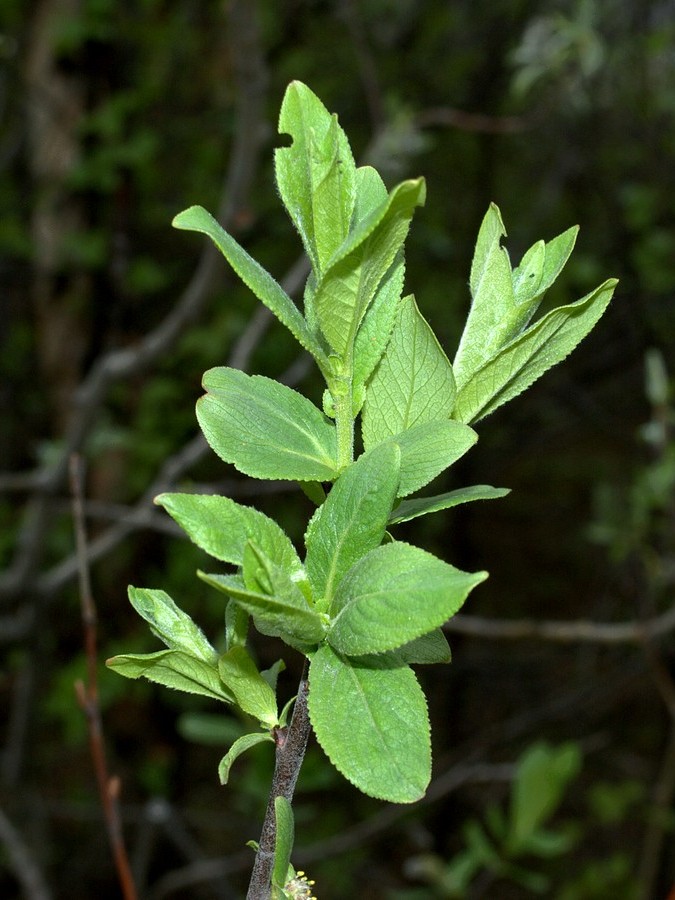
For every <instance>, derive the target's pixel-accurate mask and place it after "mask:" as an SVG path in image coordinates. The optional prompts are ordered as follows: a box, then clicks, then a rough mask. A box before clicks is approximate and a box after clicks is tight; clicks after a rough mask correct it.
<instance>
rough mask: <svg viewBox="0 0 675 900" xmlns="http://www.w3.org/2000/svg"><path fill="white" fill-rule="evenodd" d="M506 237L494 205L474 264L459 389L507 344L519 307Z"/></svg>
mask: <svg viewBox="0 0 675 900" xmlns="http://www.w3.org/2000/svg"><path fill="white" fill-rule="evenodd" d="M505 234H506V229H505V228H504V222H503V221H502V216H501V213H500V211H499V208H498V207H497V206H496V205H495V204H494V203H491V204H490V208H489V209H488V211H487V213H486V214H485V218H484V219H483V222H482V224H481V227H480V230H479V232H478V239H477V241H476V249H475V252H474V256H473V261H472V263H471V277H470V280H469V284H470V287H471V309H470V310H469V315H468V317H467V320H466V325H465V326H464V331H463V333H462V337H461V340H460V342H459V347H458V348H457V354H456V356H455V360H454V362H453V364H452V367H453V370H454V373H455V379H456V381H457V387H458V388H459V387H460V386H461V385H463V384H465V383H466V381H467V380H468V379H469V378H470V377H471V374H472V373H473V372H475V371H476V369H478V368H480V366H481V365H482V364H483V363H484V362H485V361H486V360H488V359H489V358H490V357H491V356H492V354H493V352H494V350H495V349H497V348H498V347H499V346H500V345H501V344H502V343H503V342H504V334H503V323H504V321H505V320H506V319H507V318H508V317H509V315H510V314H511V313H512V311H513V309H514V307H515V298H514V294H513V282H512V278H511V263H510V262H509V256H508V253H507V252H506V250H505V249H504V247H502V246H501V239H502V237H504V236H505Z"/></svg>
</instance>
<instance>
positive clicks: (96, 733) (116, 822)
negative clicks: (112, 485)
mask: <svg viewBox="0 0 675 900" xmlns="http://www.w3.org/2000/svg"><path fill="white" fill-rule="evenodd" d="M70 477H71V486H72V493H73V518H74V521H75V536H76V543H77V552H78V556H79V558H80V603H81V606H82V624H83V627H84V646H85V653H86V658H87V679H86V683H83V682H82V681H78V682H77V683H76V684H75V692H76V694H77V699H78V701H79V703H80V706H81V707H82V710H83V711H84V714H85V715H86V717H87V726H88V729H89V746H90V748H91V755H92V759H93V762H94V770H95V772H96V781H97V782H98V790H99V794H100V797H101V803H102V805H103V812H104V815H105V822H106V828H107V831H108V840H109V842H110V849H111V850H112V855H113V859H114V861H115V868H116V870H117V877H118V879H119V882H120V887H121V888H122V894H123V896H124V898H125V900H136V897H137V894H136V887H135V885H134V879H133V876H132V874H131V867H130V865H129V858H128V856H127V852H126V848H125V846H124V836H123V833H122V820H121V817H120V812H119V805H118V798H119V788H120V783H119V779H118V778H116V777H111V776H110V775H109V774H108V766H107V763H106V758H105V747H104V744H103V727H102V723H101V711H100V708H99V703H98V675H97V668H98V660H97V650H96V640H97V634H96V606H95V605H94V598H93V595H92V590H91V582H90V578H89V567H88V566H87V562H86V560H87V538H86V533H85V525H84V505H83V501H82V494H83V490H82V471H81V463H80V459H79V458H78V457H77V456H75V455H73V457H72V458H71V468H70Z"/></svg>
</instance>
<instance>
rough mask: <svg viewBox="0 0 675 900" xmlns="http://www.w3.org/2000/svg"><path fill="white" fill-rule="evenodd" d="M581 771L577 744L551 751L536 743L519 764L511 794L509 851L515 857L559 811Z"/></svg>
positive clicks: (550, 748) (544, 745) (547, 746)
mask: <svg viewBox="0 0 675 900" xmlns="http://www.w3.org/2000/svg"><path fill="white" fill-rule="evenodd" d="M580 767H581V754H580V751H579V746H578V744H576V743H572V742H569V743H566V744H562V745H561V746H559V747H551V746H550V745H548V744H546V743H545V742H543V741H542V742H538V743H536V744H534V745H533V746H532V747H530V748H529V749H528V750H527V752H526V753H525V754H524V755H523V756H522V758H521V759H520V761H519V763H518V771H517V774H516V779H515V781H514V785H513V788H512V791H511V808H510V816H509V818H510V831H509V840H508V848H509V850H510V852H512V853H515V852H518V850H519V849H520V848H522V847H524V846H526V845H527V842H528V841H529V839H530V838H531V836H532V834H533V833H534V832H535V831H536V830H537V829H538V828H539V826H541V825H543V824H544V822H545V821H546V819H547V818H548V817H549V816H551V815H552V814H553V813H554V812H555V810H556V809H557V808H558V806H559V804H560V802H561V800H562V797H563V794H564V792H565V789H566V788H567V785H568V784H569V782H570V781H571V780H572V779H573V778H575V777H576V776H577V774H578V772H579V769H580Z"/></svg>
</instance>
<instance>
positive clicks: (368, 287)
mask: <svg viewBox="0 0 675 900" xmlns="http://www.w3.org/2000/svg"><path fill="white" fill-rule="evenodd" d="M423 202H424V182H423V180H422V179H417V180H415V181H404V182H402V183H401V184H399V185H397V186H396V187H395V188H394V189H393V190H392V192H391V194H390V195H389V197H388V198H387V200H386V202H385V203H384V204H383V205H382V206H381V207H379V208H378V209H376V210H375V211H374V212H373V213H371V214H370V216H368V217H367V218H366V219H365V220H363V221H361V222H359V223H357V225H356V227H355V228H354V230H353V231H352V232H350V234H349V236H348V237H347V239H346V241H345V242H344V244H343V245H342V246H341V247H340V249H339V250H338V251H337V253H336V254H335V256H334V258H333V259H332V260H331V263H330V265H329V266H328V268H327V269H326V271H325V272H324V274H323V276H322V278H321V280H320V281H319V282H318V284H317V288H316V293H315V295H314V300H313V303H314V308H315V311H316V316H317V319H318V322H319V325H320V327H321V331H322V332H323V334H324V336H325V338H326V340H327V341H328V343H329V345H330V346H331V347H332V348H333V350H335V351H336V353H338V354H339V355H341V356H344V355H345V354H346V353H347V352H348V350H349V349H350V348H351V347H352V346H353V342H354V339H355V337H356V332H357V330H358V328H359V325H360V324H361V320H362V319H363V316H364V314H365V312H366V310H367V308H368V306H369V304H370V303H371V301H372V300H373V298H374V297H375V294H376V292H377V289H378V287H379V286H380V283H381V282H382V280H383V278H384V277H385V275H386V274H387V272H388V270H389V268H390V266H391V264H392V262H393V261H394V258H395V257H396V255H397V253H398V252H399V250H400V249H401V247H402V245H403V242H404V241H405V237H406V235H407V233H408V228H409V226H410V220H411V218H412V215H413V212H414V210H415V207H416V206H419V205H421V204H422V203H423Z"/></svg>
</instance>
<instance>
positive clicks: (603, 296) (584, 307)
mask: <svg viewBox="0 0 675 900" xmlns="http://www.w3.org/2000/svg"><path fill="white" fill-rule="evenodd" d="M616 284H617V280H616V279H615V278H610V279H608V280H607V281H605V282H603V284H601V285H600V286H599V287H597V288H596V289H595V290H594V291H591V293H590V294H587V295H586V296H585V297H582V299H581V300H578V301H577V302H576V303H571V304H570V305H569V306H560V307H558V308H557V309H554V310H551V312H549V313H547V314H546V315H545V316H542V318H541V319H539V320H538V321H537V322H535V323H534V325H531V326H530V328H528V329H527V331H524V332H523V333H522V334H521V335H519V336H518V337H517V338H515V339H514V340H513V341H511V342H510V343H509V344H507V345H506V346H505V347H503V348H502V349H501V350H500V351H499V352H498V353H497V355H496V356H495V357H494V358H493V359H491V360H489V361H488V362H487V363H486V364H485V365H484V366H483V367H482V368H480V369H479V370H478V371H477V372H475V374H473V375H472V377H471V379H470V381H469V382H468V383H467V384H465V385H464V386H463V387H461V388H460V390H459V392H458V395H457V402H456V404H455V409H454V412H453V416H454V417H455V418H456V419H459V421H461V422H476V421H478V420H479V419H482V418H484V417H485V416H487V415H489V414H490V413H491V412H494V411H495V410H496V409H498V408H499V407H500V406H501V405H502V404H503V403H506V402H507V401H508V400H511V399H512V398H513V397H517V396H518V394H520V393H521V392H522V391H524V390H525V389H526V388H528V387H529V386H530V385H531V384H532V383H533V382H534V381H536V380H537V379H538V378H539V377H540V376H541V375H543V374H544V372H546V371H547V370H548V369H550V368H551V367H552V366H554V365H556V364H557V363H559V362H560V361H561V360H563V359H564V358H565V357H566V356H567V355H568V354H570V353H571V352H572V350H574V348H575V347H576V346H577V344H578V343H580V341H582V340H583V338H585V337H586V335H587V334H588V333H589V331H590V330H591V329H592V328H593V326H594V325H595V324H596V322H597V321H598V319H599V318H600V316H601V315H602V314H603V313H604V311H605V309H606V308H607V305H608V303H609V301H610V300H611V298H612V294H613V293H614V288H615V287H616Z"/></svg>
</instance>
